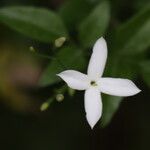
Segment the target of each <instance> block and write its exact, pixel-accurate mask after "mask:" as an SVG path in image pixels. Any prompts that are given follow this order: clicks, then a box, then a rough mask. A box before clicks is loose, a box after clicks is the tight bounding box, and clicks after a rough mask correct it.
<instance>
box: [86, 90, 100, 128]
mask: <svg viewBox="0 0 150 150" xmlns="http://www.w3.org/2000/svg"><path fill="white" fill-rule="evenodd" d="M84 103H85V104H84V106H85V112H86V118H87V121H88V123H89V125H90V126H91V128H93V127H94V125H95V124H96V123H97V122H98V120H99V119H100V117H101V114H102V100H101V95H100V92H99V90H98V89H97V88H90V89H88V90H86V91H85V99H84Z"/></svg>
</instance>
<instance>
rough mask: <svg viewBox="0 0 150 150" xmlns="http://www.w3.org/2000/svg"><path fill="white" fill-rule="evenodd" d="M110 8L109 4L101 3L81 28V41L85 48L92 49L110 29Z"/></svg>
mask: <svg viewBox="0 0 150 150" xmlns="http://www.w3.org/2000/svg"><path fill="white" fill-rule="evenodd" d="M109 18H110V8H109V3H108V2H106V1H105V2H102V3H100V4H99V5H98V6H97V7H96V8H95V9H94V10H93V11H92V12H91V13H90V15H89V16H88V17H87V18H85V20H83V22H82V23H81V24H80V26H79V39H80V41H81V43H82V44H83V46H84V47H91V46H93V44H94V43H95V41H96V40H97V39H98V38H99V37H101V36H102V35H103V34H104V33H105V30H106V29H107V27H108V23H109Z"/></svg>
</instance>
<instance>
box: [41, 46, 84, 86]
mask: <svg viewBox="0 0 150 150" xmlns="http://www.w3.org/2000/svg"><path fill="white" fill-rule="evenodd" d="M85 64H86V61H85V58H84V56H83V52H82V50H81V49H79V48H78V47H76V46H72V47H71V46H69V47H64V48H62V49H60V51H59V52H58V53H57V54H56V56H55V57H54V59H53V60H52V61H51V62H50V63H49V64H48V66H47V68H46V70H45V71H44V72H43V75H42V77H41V80H40V85H42V86H46V85H51V84H54V83H56V82H59V81H60V79H59V77H57V76H56V74H58V73H60V72H61V71H64V70H69V69H75V70H79V71H80V70H82V69H83V68H84V67H85Z"/></svg>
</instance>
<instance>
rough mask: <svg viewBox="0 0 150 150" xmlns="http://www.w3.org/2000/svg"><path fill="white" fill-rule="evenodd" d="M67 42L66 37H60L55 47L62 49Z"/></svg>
mask: <svg viewBox="0 0 150 150" xmlns="http://www.w3.org/2000/svg"><path fill="white" fill-rule="evenodd" d="M65 41H66V37H60V38H58V39H56V40H55V46H56V47H61V46H62V45H63V44H64V42H65Z"/></svg>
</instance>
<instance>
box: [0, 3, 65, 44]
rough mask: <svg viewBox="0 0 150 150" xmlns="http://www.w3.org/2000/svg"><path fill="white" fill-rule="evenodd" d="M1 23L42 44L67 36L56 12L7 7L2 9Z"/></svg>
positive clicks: (0, 13)
mask: <svg viewBox="0 0 150 150" xmlns="http://www.w3.org/2000/svg"><path fill="white" fill-rule="evenodd" d="M0 21H1V22H3V23H4V24H6V25H7V26H9V27H10V28H12V29H14V30H16V31H18V32H20V33H22V34H24V35H26V36H28V37H30V38H33V39H36V40H39V41H42V42H53V41H54V40H55V39H57V38H59V37H62V36H67V32H66V29H65V27H64V24H63V22H62V20H61V18H60V17H59V16H58V15H57V14H55V13H54V12H52V11H50V10H47V9H44V8H36V7H25V6H18V7H5V8H1V9H0Z"/></svg>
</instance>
